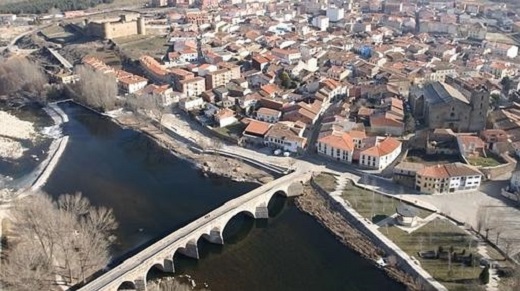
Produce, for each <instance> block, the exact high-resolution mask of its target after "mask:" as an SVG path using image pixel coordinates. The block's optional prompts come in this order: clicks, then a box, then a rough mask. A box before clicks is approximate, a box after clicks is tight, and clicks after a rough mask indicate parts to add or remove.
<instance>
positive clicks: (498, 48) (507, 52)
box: [485, 42, 518, 59]
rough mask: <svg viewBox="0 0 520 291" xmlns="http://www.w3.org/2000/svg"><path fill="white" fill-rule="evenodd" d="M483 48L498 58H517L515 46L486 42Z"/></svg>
mask: <svg viewBox="0 0 520 291" xmlns="http://www.w3.org/2000/svg"><path fill="white" fill-rule="evenodd" d="M485 47H486V50H487V52H489V53H491V54H493V55H495V56H498V57H508V58H510V59H514V58H516V57H517V56H518V47H517V46H516V45H510V44H505V43H497V42H488V43H486V46H485Z"/></svg>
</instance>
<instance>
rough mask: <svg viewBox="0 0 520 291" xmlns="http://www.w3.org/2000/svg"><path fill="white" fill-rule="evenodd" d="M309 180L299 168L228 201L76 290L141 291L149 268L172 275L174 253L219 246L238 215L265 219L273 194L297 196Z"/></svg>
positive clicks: (195, 255)
mask: <svg viewBox="0 0 520 291" xmlns="http://www.w3.org/2000/svg"><path fill="white" fill-rule="evenodd" d="M310 177H311V172H310V171H306V170H303V169H300V170H297V171H295V172H293V173H291V174H288V175H286V176H283V177H281V178H279V179H276V180H274V181H272V182H269V183H267V184H264V185H262V186H260V187H258V188H256V189H254V190H252V191H250V192H248V193H246V194H244V195H242V196H240V197H238V198H235V199H233V200H230V201H228V202H226V203H224V204H223V205H222V206H220V207H219V208H217V209H215V210H213V211H211V212H210V213H208V214H206V215H205V216H203V217H201V218H198V219H197V220H195V221H193V222H191V223H189V224H188V225H186V226H184V227H182V228H180V229H179V230H177V231H175V232H173V233H171V234H169V235H168V236H166V237H164V238H163V239H161V240H159V241H158V242H156V243H154V244H152V245H151V246H149V247H147V248H146V249H144V250H142V251H141V252H139V253H137V254H136V255H134V256H133V257H131V258H128V259H126V260H125V261H124V262H123V263H121V264H120V265H118V266H116V267H115V268H113V269H111V270H109V271H107V272H106V273H104V274H103V275H101V276H99V277H97V278H96V279H94V280H92V281H91V282H89V283H88V284H87V285H85V286H83V287H82V288H80V289H79V290H80V291H115V290H118V288H119V287H120V286H121V284H123V283H125V282H126V283H132V284H133V285H134V288H135V289H136V290H138V291H145V290H146V275H147V273H148V271H149V270H150V269H151V268H152V267H154V266H156V267H158V268H159V269H161V270H162V271H164V272H170V273H173V272H175V268H174V262H173V257H174V255H175V253H176V252H177V251H179V253H181V254H184V255H186V256H189V257H192V258H196V259H198V258H199V254H198V249H197V241H198V240H199V238H200V237H203V238H205V239H207V240H208V241H210V242H212V243H216V244H223V243H224V239H223V236H222V234H223V231H224V228H225V226H226V224H227V223H228V222H229V220H231V218H233V217H234V216H235V215H237V214H238V213H241V212H245V213H247V214H249V215H251V216H253V217H254V218H268V217H269V215H268V209H267V206H268V204H269V201H270V200H271V198H272V197H273V196H274V194H275V193H277V192H281V193H282V194H284V195H285V196H297V195H300V194H301V193H302V190H303V187H302V183H303V182H305V181H308V180H309V179H310Z"/></svg>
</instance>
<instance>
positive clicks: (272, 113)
mask: <svg viewBox="0 0 520 291" xmlns="http://www.w3.org/2000/svg"><path fill="white" fill-rule="evenodd" d="M280 117H282V112H280V111H278V110H274V109H271V108H267V107H262V108H259V109H258V110H257V111H256V119H257V120H260V121H264V122H268V123H277V122H278V120H280Z"/></svg>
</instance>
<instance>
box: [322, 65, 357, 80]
mask: <svg viewBox="0 0 520 291" xmlns="http://www.w3.org/2000/svg"><path fill="white" fill-rule="evenodd" d="M350 73H351V71H350V70H347V69H345V68H343V67H340V66H332V67H331V68H330V69H328V70H327V77H328V78H331V79H334V80H336V81H341V80H343V79H345V78H346V77H348V75H349V74H350Z"/></svg>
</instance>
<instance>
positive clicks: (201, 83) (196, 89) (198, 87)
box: [179, 77, 206, 97]
mask: <svg viewBox="0 0 520 291" xmlns="http://www.w3.org/2000/svg"><path fill="white" fill-rule="evenodd" d="M179 84H180V89H181V90H180V91H181V92H182V93H183V94H184V95H186V96H188V97H193V96H199V95H201V94H202V92H204V91H205V90H206V81H205V80H204V78H202V77H194V78H191V79H187V80H181V81H179Z"/></svg>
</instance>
